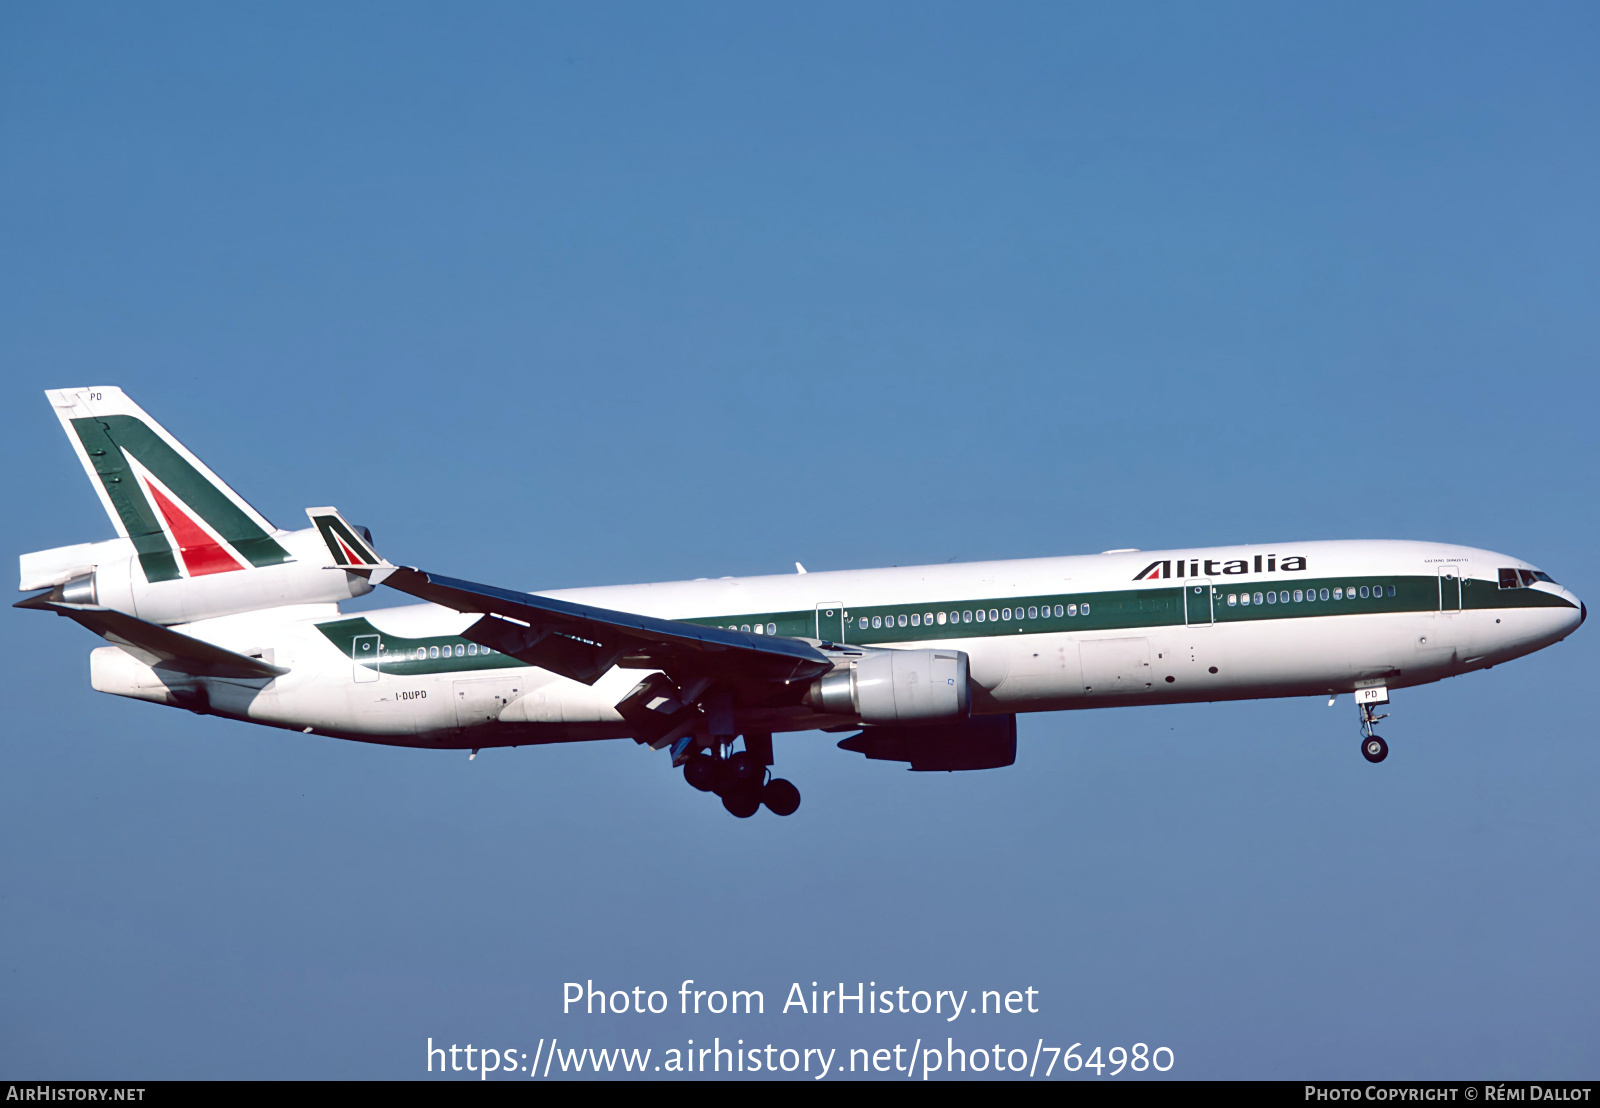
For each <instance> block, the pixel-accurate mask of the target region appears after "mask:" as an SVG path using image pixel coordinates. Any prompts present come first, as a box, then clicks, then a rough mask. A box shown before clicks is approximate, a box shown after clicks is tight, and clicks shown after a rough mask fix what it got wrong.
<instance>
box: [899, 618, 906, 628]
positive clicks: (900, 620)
mask: <svg viewBox="0 0 1600 1108" xmlns="http://www.w3.org/2000/svg"><path fill="white" fill-rule="evenodd" d="M897 622H898V623H899V624H900V626H901V627H904V626H905V625H906V617H905V616H901V617H900V619H899V620H898V621H897Z"/></svg>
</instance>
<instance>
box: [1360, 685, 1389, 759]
mask: <svg viewBox="0 0 1600 1108" xmlns="http://www.w3.org/2000/svg"><path fill="white" fill-rule="evenodd" d="M1387 703H1389V690H1388V689H1384V688H1377V689H1357V690H1356V711H1358V712H1360V713H1361V756H1362V757H1363V758H1365V759H1366V760H1367V761H1369V762H1371V763H1373V764H1374V765H1376V764H1377V763H1379V762H1381V761H1383V760H1384V759H1385V758H1387V757H1388V756H1389V744H1388V743H1386V742H1384V741H1383V736H1381V735H1379V734H1377V733H1375V732H1374V731H1373V730H1372V726H1373V724H1375V723H1377V722H1378V721H1379V720H1380V719H1388V718H1389V714H1388V713H1387V712H1384V713H1381V714H1380V713H1379V712H1378V708H1379V706H1381V705H1384V704H1387Z"/></svg>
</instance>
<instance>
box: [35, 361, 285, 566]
mask: <svg viewBox="0 0 1600 1108" xmlns="http://www.w3.org/2000/svg"><path fill="white" fill-rule="evenodd" d="M45 395H46V396H48V397H49V398H50V404H51V406H52V407H53V408H54V409H55V412H56V417H57V418H58V419H60V420H61V426H62V427H63V428H64V429H65V430H66V432H67V439H68V441H70V442H71V443H72V448H73V449H74V450H75V451H76V452H77V455H78V460H79V461H80V462H82V463H83V468H84V472H86V473H87V474H88V475H89V481H90V483H91V484H93V486H94V490H95V493H96V494H97V495H98V496H99V497H100V503H101V505H102V506H103V507H104V508H105V510H106V514H107V515H108V516H110V517H111V523H112V526H114V527H115V528H116V529H117V534H118V535H121V536H122V537H124V538H126V539H129V540H131V541H132V543H133V545H134V549H135V551H136V552H137V554H138V558H139V563H140V566H141V568H142V569H143V570H144V575H145V579H146V580H148V581H151V582H157V581H174V580H179V579H182V578H190V577H203V576H207V575H210V574H216V573H230V572H234V571H237V570H247V569H251V568H255V567H264V566H273V565H279V564H281V563H283V562H288V561H292V560H293V559H291V557H290V556H289V553H288V551H287V550H285V549H284V547H283V546H282V545H281V544H280V543H279V541H278V539H277V538H276V537H275V536H276V535H277V534H278V531H277V529H276V528H275V527H273V525H272V524H271V523H269V522H267V520H266V519H265V518H264V517H263V516H262V515H261V513H260V512H258V511H256V510H255V509H254V508H252V507H251V506H250V505H249V504H248V503H246V502H245V500H244V498H243V497H241V496H240V495H239V494H238V493H236V492H234V491H233V490H232V489H231V488H229V487H228V486H227V484H226V483H225V482H223V480H222V479H221V478H220V477H218V476H217V475H216V474H215V473H213V472H211V470H210V468H209V467H207V466H206V464H205V463H204V462H202V461H201V460H200V459H199V458H196V457H195V456H194V455H193V454H191V453H190V452H189V451H188V450H187V449H186V448H185V447H184V445H183V444H182V443H180V442H179V441H178V440H177V439H175V438H173V437H172V436H171V435H169V434H168V433H167V431H166V429H165V428H164V427H162V426H161V425H160V424H159V423H157V422H156V421H155V420H153V419H151V418H150V417H149V416H148V415H146V414H145V412H144V410H143V409H142V408H140V407H139V405H137V404H135V403H134V402H133V401H132V400H130V399H128V397H127V396H126V395H125V394H124V393H123V391H122V390H121V389H119V388H116V387H115V386H111V385H99V386H93V387H90V388H73V389H50V390H48V391H47V392H46V393H45Z"/></svg>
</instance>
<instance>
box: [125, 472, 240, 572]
mask: <svg viewBox="0 0 1600 1108" xmlns="http://www.w3.org/2000/svg"><path fill="white" fill-rule="evenodd" d="M145 488H147V489H149V490H150V499H151V500H153V501H154V502H155V505H156V507H157V508H159V509H160V510H161V514H162V515H163V516H165V517H166V520H167V526H168V527H169V528H170V529H171V530H172V537H173V538H174V539H176V540H178V553H179V554H180V555H181V556H182V557H183V564H184V568H186V569H187V570H188V571H189V576H190V577H203V576H205V575H206V574H208V573H227V572H228V571H230V570H235V569H244V568H245V567H244V566H243V565H242V564H241V563H240V562H239V559H237V558H235V557H234V556H233V555H232V554H230V553H228V551H226V550H224V549H223V548H222V547H221V546H220V545H219V544H218V543H217V540H216V539H214V538H212V537H211V536H210V535H208V534H206V532H205V528H203V527H201V526H200V525H199V524H198V523H196V522H195V521H194V520H192V519H190V518H189V516H188V515H186V514H185V513H184V512H183V510H182V509H181V508H179V507H178V506H177V505H176V504H174V503H173V502H172V501H170V500H168V499H167V498H166V497H164V496H162V495H161V493H160V491H159V490H158V489H157V488H156V487H155V486H154V485H152V484H150V482H148V481H146V482H145Z"/></svg>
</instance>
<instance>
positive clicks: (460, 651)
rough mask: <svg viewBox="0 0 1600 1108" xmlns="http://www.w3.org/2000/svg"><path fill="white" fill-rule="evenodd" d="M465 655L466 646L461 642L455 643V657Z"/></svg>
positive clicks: (463, 656)
mask: <svg viewBox="0 0 1600 1108" xmlns="http://www.w3.org/2000/svg"><path fill="white" fill-rule="evenodd" d="M466 656H467V648H466V647H465V646H463V645H462V644H461V643H456V657H457V658H465V657H466Z"/></svg>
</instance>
